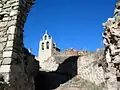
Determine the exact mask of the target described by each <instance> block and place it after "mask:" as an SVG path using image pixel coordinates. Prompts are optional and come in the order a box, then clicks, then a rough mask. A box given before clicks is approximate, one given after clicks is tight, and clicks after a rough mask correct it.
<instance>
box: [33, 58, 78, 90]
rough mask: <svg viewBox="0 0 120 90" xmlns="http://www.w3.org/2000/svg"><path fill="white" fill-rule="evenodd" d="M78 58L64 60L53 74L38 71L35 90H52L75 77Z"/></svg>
mask: <svg viewBox="0 0 120 90" xmlns="http://www.w3.org/2000/svg"><path fill="white" fill-rule="evenodd" d="M77 60H78V56H71V57H69V58H67V59H66V60H64V62H63V63H61V64H60V65H59V67H58V69H57V70H56V71H54V72H44V71H40V72H39V73H38V75H37V77H36V78H35V87H36V88H35V90H53V89H56V88H57V87H59V86H60V84H64V83H66V82H67V81H69V80H70V79H72V78H73V77H75V76H76V75H77Z"/></svg>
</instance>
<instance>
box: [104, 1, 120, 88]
mask: <svg viewBox="0 0 120 90" xmlns="http://www.w3.org/2000/svg"><path fill="white" fill-rule="evenodd" d="M103 26H104V29H105V31H104V33H103V43H104V45H105V52H104V54H105V56H104V59H103V69H104V72H105V77H104V78H105V80H106V86H107V89H108V90H120V1H118V2H117V4H116V8H115V11H114V16H113V18H109V19H108V20H107V22H105V23H103Z"/></svg>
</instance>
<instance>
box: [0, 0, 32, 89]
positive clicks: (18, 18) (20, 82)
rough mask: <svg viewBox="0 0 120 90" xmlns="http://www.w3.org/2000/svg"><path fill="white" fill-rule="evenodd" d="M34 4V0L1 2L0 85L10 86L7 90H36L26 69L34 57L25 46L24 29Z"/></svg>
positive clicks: (1, 0)
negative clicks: (29, 60)
mask: <svg viewBox="0 0 120 90" xmlns="http://www.w3.org/2000/svg"><path fill="white" fill-rule="evenodd" d="M33 3H34V0H0V78H3V79H0V80H2V81H0V83H2V84H3V85H4V84H6V85H7V86H8V87H7V86H6V87H5V90H34V84H33V83H34V79H33V78H32V76H29V75H28V73H27V69H26V68H25V67H27V66H28V65H27V64H26V63H25V60H27V59H32V60H33V62H34V56H32V55H31V54H30V53H29V52H28V51H27V50H25V48H24V44H23V32H24V30H23V28H24V24H25V21H26V18H27V15H28V12H29V11H30V8H31V6H32V5H33ZM25 52H27V54H26V53H25ZM28 57H29V58H28ZM26 62H27V63H28V61H26ZM29 72H30V71H29ZM29 77H31V79H29ZM28 82H29V83H28Z"/></svg>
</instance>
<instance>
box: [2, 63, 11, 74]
mask: <svg viewBox="0 0 120 90" xmlns="http://www.w3.org/2000/svg"><path fill="white" fill-rule="evenodd" d="M5 72H10V65H2V66H1V67H0V73H5Z"/></svg>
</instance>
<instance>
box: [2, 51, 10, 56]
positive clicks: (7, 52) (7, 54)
mask: <svg viewBox="0 0 120 90" xmlns="http://www.w3.org/2000/svg"><path fill="white" fill-rule="evenodd" d="M3 57H12V51H4V52H3Z"/></svg>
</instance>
